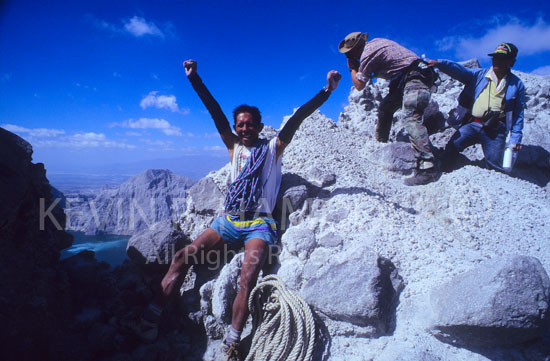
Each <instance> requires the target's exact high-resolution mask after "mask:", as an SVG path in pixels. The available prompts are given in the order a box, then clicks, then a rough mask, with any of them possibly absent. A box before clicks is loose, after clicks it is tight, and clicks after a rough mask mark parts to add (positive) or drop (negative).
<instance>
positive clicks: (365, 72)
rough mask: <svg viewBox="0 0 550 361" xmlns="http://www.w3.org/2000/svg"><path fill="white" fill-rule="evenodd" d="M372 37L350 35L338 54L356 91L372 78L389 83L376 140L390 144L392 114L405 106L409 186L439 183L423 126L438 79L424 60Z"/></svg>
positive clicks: (379, 110) (380, 111)
mask: <svg viewBox="0 0 550 361" xmlns="http://www.w3.org/2000/svg"><path fill="white" fill-rule="evenodd" d="M368 36H369V34H366V33H365V34H362V33H360V32H354V33H351V34H348V36H346V37H345V39H344V40H342V41H341V42H340V44H339V45H338V50H339V51H340V52H341V53H343V54H345V55H346V57H347V58H348V67H349V70H350V72H351V80H352V82H353V85H354V86H355V88H356V89H357V90H363V89H364V88H365V86H366V85H367V83H369V82H370V81H371V79H372V78H382V79H386V80H389V81H390V84H389V88H390V92H389V93H388V95H387V96H386V97H384V99H383V100H382V102H381V103H380V106H379V108H378V123H377V125H376V131H375V138H376V140H377V141H379V142H383V143H385V142H387V141H388V138H389V134H390V129H391V123H392V120H393V114H394V113H395V112H396V111H397V110H398V109H399V108H400V107H401V105H402V106H403V109H404V111H405V129H406V130H407V132H408V133H409V138H410V141H411V146H412V147H413V149H414V153H415V158H416V169H415V172H414V175H413V176H412V177H410V178H406V179H405V184H406V185H411V186H412V185H421V184H427V183H430V182H433V181H436V180H437V179H438V178H439V176H440V175H441V172H440V171H439V168H438V167H437V165H436V162H435V159H434V155H433V154H432V151H431V148H430V145H431V144H430V139H429V137H428V130H427V129H426V127H425V126H424V124H423V116H424V110H425V109H426V107H427V106H428V103H429V102H430V96H431V94H430V88H431V86H432V85H433V83H434V81H435V79H436V75H435V72H434V71H433V70H432V69H430V68H428V66H427V65H426V64H425V63H424V62H423V61H422V59H421V58H420V57H419V56H418V55H416V54H415V53H413V52H412V51H410V50H408V49H406V48H405V47H403V46H401V45H399V44H397V43H396V42H394V41H392V40H388V39H383V38H376V39H372V40H370V41H367V39H368Z"/></svg>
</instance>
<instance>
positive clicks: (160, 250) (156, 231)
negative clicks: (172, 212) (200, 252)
mask: <svg viewBox="0 0 550 361" xmlns="http://www.w3.org/2000/svg"><path fill="white" fill-rule="evenodd" d="M188 243H190V240H189V239H188V238H187V237H186V236H185V234H184V233H183V232H182V231H181V230H180V229H179V227H178V225H177V224H175V223H174V222H172V221H170V220H165V221H161V222H158V223H155V224H154V225H153V226H152V227H151V228H148V229H145V230H143V231H141V232H138V233H136V234H134V235H133V236H132V237H131V238H130V239H129V240H128V245H127V246H126V252H127V253H128V257H130V259H132V260H133V261H134V262H137V263H139V264H145V265H148V264H151V265H165V266H167V265H169V264H170V263H171V261H172V257H174V254H175V253H176V252H177V251H178V250H180V249H182V248H183V247H184V246H185V245H186V244H188Z"/></svg>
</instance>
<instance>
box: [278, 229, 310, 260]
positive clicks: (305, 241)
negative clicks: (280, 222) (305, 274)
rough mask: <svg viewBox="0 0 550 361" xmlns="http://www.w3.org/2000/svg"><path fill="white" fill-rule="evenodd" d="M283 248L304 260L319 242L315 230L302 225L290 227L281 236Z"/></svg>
mask: <svg viewBox="0 0 550 361" xmlns="http://www.w3.org/2000/svg"><path fill="white" fill-rule="evenodd" d="M281 242H282V244H283V248H284V249H285V250H286V251H288V252H290V254H292V255H296V256H298V257H299V258H300V259H302V260H304V259H306V258H307V257H308V255H309V254H310V253H311V252H312V251H313V249H314V248H315V246H316V245H317V242H316V240H315V232H313V231H312V230H310V229H307V228H302V227H290V228H289V229H288V230H287V231H286V232H285V234H284V235H283V237H282V238H281Z"/></svg>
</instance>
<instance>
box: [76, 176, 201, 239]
mask: <svg viewBox="0 0 550 361" xmlns="http://www.w3.org/2000/svg"><path fill="white" fill-rule="evenodd" d="M193 183H194V182H193V181H192V180H191V179H189V178H187V177H183V176H180V175H177V174H175V173H172V172H170V171H169V170H166V169H149V170H147V171H145V172H143V173H140V174H138V175H136V176H134V177H132V178H130V179H129V180H128V181H126V182H124V183H123V184H121V185H120V187H118V188H117V189H106V190H103V191H101V192H100V193H99V194H98V195H97V196H96V197H95V198H93V199H87V200H86V201H82V200H78V199H77V200H74V199H67V202H68V204H67V207H66V213H67V216H68V221H67V229H70V230H74V231H82V232H84V233H86V234H88V235H95V234H121V235H133V234H134V233H135V232H139V231H141V230H144V229H146V228H149V227H151V226H152V225H153V224H155V223H157V222H159V221H161V220H167V219H168V220H173V221H176V220H178V219H179V218H180V217H181V215H182V214H183V212H184V211H185V207H186V202H187V200H186V197H187V190H188V189H189V187H190V186H191V185H192V184H193Z"/></svg>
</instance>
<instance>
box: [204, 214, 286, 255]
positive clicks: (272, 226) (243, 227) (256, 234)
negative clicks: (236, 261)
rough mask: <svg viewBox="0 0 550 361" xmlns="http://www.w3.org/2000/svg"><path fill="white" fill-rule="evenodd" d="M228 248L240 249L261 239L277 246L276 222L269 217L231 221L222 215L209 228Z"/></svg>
mask: <svg viewBox="0 0 550 361" xmlns="http://www.w3.org/2000/svg"><path fill="white" fill-rule="evenodd" d="M210 228H212V229H213V230H214V231H216V233H218V234H219V235H220V236H221V237H222V238H223V240H224V241H225V242H226V243H227V245H229V246H230V247H236V248H241V247H242V246H243V245H245V244H246V242H248V241H249V240H251V239H253V238H260V239H263V240H264V241H265V242H266V243H267V244H268V245H270V246H273V245H275V244H277V238H278V237H277V221H275V220H274V219H273V218H270V217H258V218H255V219H252V220H248V221H241V220H237V221H232V220H231V219H230V218H229V216H228V215H226V214H224V215H223V216H221V217H218V218H216V219H215V220H214V222H212V225H211V226H210Z"/></svg>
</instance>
